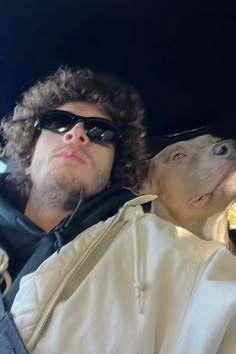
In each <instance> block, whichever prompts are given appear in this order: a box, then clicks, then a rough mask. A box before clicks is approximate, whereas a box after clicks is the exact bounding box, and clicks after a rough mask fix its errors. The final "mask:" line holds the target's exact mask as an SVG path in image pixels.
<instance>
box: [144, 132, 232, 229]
mask: <svg viewBox="0 0 236 354" xmlns="http://www.w3.org/2000/svg"><path fill="white" fill-rule="evenodd" d="M142 192H145V193H147V192H148V193H155V194H157V195H158V199H157V200H156V202H155V209H156V210H155V211H156V212H157V214H158V215H159V216H160V217H163V218H164V219H166V220H168V221H171V222H173V223H174V224H175V225H179V226H182V227H184V228H186V229H190V231H193V230H195V229H196V228H197V227H200V226H199V225H200V224H204V223H205V222H206V220H207V219H208V218H209V217H211V216H212V215H216V214H218V213H222V212H223V211H224V212H225V213H226V211H227V210H228V208H229V207H230V206H231V205H232V203H233V202H234V201H235V199H236V142H234V141H232V140H224V141H219V139H217V138H215V137H213V136H210V135H203V136H200V137H197V138H194V139H191V140H188V141H182V142H178V143H175V144H173V145H170V146H168V147H167V148H165V149H164V150H162V151H161V152H160V153H159V154H157V155H156V156H155V157H154V158H153V159H152V160H150V165H149V175H148V180H147V183H146V185H145V186H144V188H143V190H142ZM190 224H191V225H190ZM191 227H192V230H191Z"/></svg>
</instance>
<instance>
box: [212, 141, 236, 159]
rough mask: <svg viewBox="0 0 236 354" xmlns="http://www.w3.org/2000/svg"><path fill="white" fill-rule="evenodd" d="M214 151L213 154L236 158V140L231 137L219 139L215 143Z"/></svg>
mask: <svg viewBox="0 0 236 354" xmlns="http://www.w3.org/2000/svg"><path fill="white" fill-rule="evenodd" d="M212 152H213V155H217V156H222V157H225V158H236V141H234V140H231V139H229V140H223V141H219V142H218V143H216V144H214V145H213V147H212Z"/></svg>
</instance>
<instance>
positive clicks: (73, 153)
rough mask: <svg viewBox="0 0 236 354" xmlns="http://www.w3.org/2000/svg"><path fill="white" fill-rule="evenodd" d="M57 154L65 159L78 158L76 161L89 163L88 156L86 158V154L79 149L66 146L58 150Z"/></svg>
mask: <svg viewBox="0 0 236 354" xmlns="http://www.w3.org/2000/svg"><path fill="white" fill-rule="evenodd" d="M55 156H56V157H61V158H65V159H72V160H76V161H78V162H81V163H83V164H86V163H87V158H86V156H85V154H84V153H83V152H81V151H80V150H78V149H73V148H64V149H62V150H60V151H58V152H57V153H56V155H55Z"/></svg>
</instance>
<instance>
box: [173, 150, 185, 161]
mask: <svg viewBox="0 0 236 354" xmlns="http://www.w3.org/2000/svg"><path fill="white" fill-rule="evenodd" d="M185 156H186V155H185V154H183V153H182V152H177V154H175V155H174V156H173V159H172V160H173V161H177V160H181V159H182V158H184V157H185Z"/></svg>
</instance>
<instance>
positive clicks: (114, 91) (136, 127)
mask: <svg viewBox="0 0 236 354" xmlns="http://www.w3.org/2000/svg"><path fill="white" fill-rule="evenodd" d="M76 101H80V102H85V103H90V104H95V105H96V106H97V107H98V109H99V110H100V111H101V112H103V113H105V114H108V115H109V116H110V117H111V118H112V120H113V122H114V123H115V124H116V125H117V127H118V128H119V129H120V130H121V132H122V138H121V139H120V141H119V142H118V146H117V151H116V159H115V163H114V167H113V177H114V178H115V179H116V180H119V181H120V182H121V183H122V185H123V186H125V187H128V188H131V189H132V188H133V189H138V187H139V186H140V185H141V184H142V183H143V180H144V178H145V176H144V175H145V173H144V171H145V168H143V167H144V166H145V160H146V158H147V156H148V155H147V151H146V141H145V140H146V133H145V128H144V108H143V104H142V101H141V98H140V96H139V95H138V93H137V92H136V90H135V89H134V88H133V87H132V86H130V85H128V84H125V83H123V82H121V81H120V80H118V79H117V78H114V77H111V76H109V75H106V74H101V73H94V72H92V71H91V70H89V69H79V70H72V69H71V68H69V67H61V68H59V69H58V70H57V71H56V72H55V73H54V74H53V75H51V76H49V77H47V78H46V79H44V80H41V81H39V82H38V83H37V84H35V85H34V86H32V87H31V88H30V89H29V90H28V91H26V92H25V93H24V94H23V98H22V101H21V102H20V103H18V104H17V105H16V107H15V109H14V112H13V114H12V116H9V117H7V119H4V120H3V121H2V131H3V136H4V139H5V140H6V141H7V143H6V146H5V148H4V151H3V155H4V156H5V157H10V156H11V157H14V158H15V160H16V161H17V165H18V168H17V169H15V171H13V172H11V174H10V177H9V181H11V183H12V184H13V186H14V188H15V189H16V190H18V191H20V192H21V195H22V196H25V197H26V198H27V195H29V192H30V189H31V186H32V184H31V181H30V178H29V177H27V175H26V173H25V169H26V167H28V166H29V165H30V163H31V159H32V154H33V151H34V146H35V143H36V138H35V137H34V122H35V121H36V119H37V117H38V116H39V115H40V114H42V113H44V112H46V111H48V110H51V109H55V108H57V107H59V106H62V105H63V104H65V103H69V102H76Z"/></svg>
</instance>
